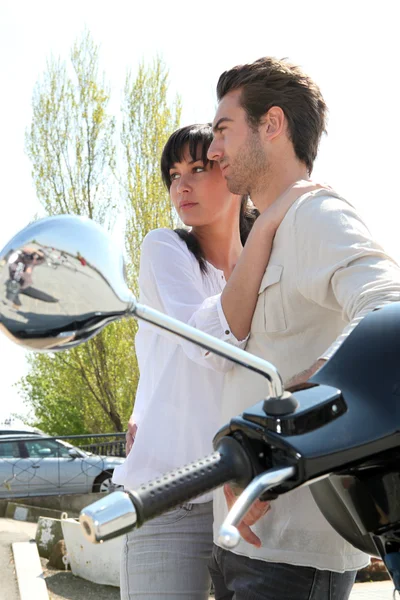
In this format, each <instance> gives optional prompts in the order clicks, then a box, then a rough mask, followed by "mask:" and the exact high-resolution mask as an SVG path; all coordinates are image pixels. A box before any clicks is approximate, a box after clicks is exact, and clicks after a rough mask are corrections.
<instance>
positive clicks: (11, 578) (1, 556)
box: [0, 519, 393, 600]
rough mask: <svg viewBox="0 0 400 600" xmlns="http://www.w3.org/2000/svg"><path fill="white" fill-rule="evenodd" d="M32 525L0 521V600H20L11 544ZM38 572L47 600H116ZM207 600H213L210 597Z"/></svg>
mask: <svg viewBox="0 0 400 600" xmlns="http://www.w3.org/2000/svg"><path fill="white" fill-rule="evenodd" d="M35 532H36V523H27V522H25V521H15V520H12V519H0V565H1V587H0V600H20V596H19V592H18V585H17V580H16V576H15V569H14V561H13V556H12V552H11V544H12V543H13V542H28V541H29V540H31V539H34V538H35ZM41 563H42V568H43V573H44V577H45V580H46V584H47V589H48V592H49V598H50V600H119V598H120V595H119V588H115V587H110V586H105V585H97V584H95V583H91V582H90V581H86V580H84V579H81V578H80V577H76V576H75V575H73V574H72V573H71V571H68V572H65V571H59V570H57V569H52V568H50V567H48V566H47V560H45V559H42V560H41ZM392 599H393V584H392V582H391V581H379V582H369V583H356V584H355V586H354V588H353V591H352V593H351V596H350V600H392ZM210 600H214V598H213V597H211V596H210Z"/></svg>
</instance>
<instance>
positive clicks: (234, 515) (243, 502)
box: [218, 467, 296, 550]
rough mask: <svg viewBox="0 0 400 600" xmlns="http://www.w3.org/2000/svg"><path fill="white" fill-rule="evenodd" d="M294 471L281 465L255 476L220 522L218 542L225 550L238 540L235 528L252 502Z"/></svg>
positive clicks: (232, 546) (237, 532) (238, 535)
mask: <svg viewBox="0 0 400 600" xmlns="http://www.w3.org/2000/svg"><path fill="white" fill-rule="evenodd" d="M295 472H296V470H295V468H294V467H283V468H279V469H271V470H269V471H266V472H265V473H261V475H258V476H257V477H255V478H254V479H253V481H252V482H251V483H249V485H248V486H247V487H246V488H245V490H244V491H243V492H242V493H241V494H240V496H239V498H238V499H237V500H236V502H235V504H234V505H233V506H232V508H231V510H230V511H229V513H228V515H227V517H226V519H225V521H224V522H223V523H222V525H221V528H220V530H219V536H218V542H219V544H220V545H221V546H222V547H223V548H226V549H227V550H230V549H231V548H235V547H236V546H237V545H238V543H239V542H240V533H239V531H238V530H237V527H238V525H239V523H240V521H241V520H242V519H243V518H244V516H245V515H246V513H247V512H248V511H249V510H250V508H251V505H252V504H253V502H254V501H255V500H257V498H259V497H260V496H262V494H264V493H265V492H267V491H268V490H269V489H271V488H273V487H275V486H277V485H280V484H281V483H283V482H284V481H286V479H289V478H290V477H292V476H293V475H294V474H295Z"/></svg>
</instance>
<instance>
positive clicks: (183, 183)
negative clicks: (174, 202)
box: [176, 175, 191, 194]
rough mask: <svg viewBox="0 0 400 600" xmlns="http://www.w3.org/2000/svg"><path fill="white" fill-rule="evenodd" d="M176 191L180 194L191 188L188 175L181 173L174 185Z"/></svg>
mask: <svg viewBox="0 0 400 600" xmlns="http://www.w3.org/2000/svg"><path fill="white" fill-rule="evenodd" d="M176 189H177V191H178V192H179V193H180V194H181V193H182V192H189V191H190V190H191V187H190V183H189V177H188V176H187V175H181V176H180V177H179V179H178V185H177V186H176Z"/></svg>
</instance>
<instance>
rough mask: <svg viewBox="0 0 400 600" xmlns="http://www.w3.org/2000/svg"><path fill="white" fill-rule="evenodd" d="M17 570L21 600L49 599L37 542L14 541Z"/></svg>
mask: <svg viewBox="0 0 400 600" xmlns="http://www.w3.org/2000/svg"><path fill="white" fill-rule="evenodd" d="M12 550H13V554H14V563H15V572H16V576H17V581H18V588H19V594H20V600H49V594H48V592H47V586H46V582H45V580H44V576H43V571H42V565H41V563H40V558H39V553H38V550H37V546H36V543H35V542H14V544H12Z"/></svg>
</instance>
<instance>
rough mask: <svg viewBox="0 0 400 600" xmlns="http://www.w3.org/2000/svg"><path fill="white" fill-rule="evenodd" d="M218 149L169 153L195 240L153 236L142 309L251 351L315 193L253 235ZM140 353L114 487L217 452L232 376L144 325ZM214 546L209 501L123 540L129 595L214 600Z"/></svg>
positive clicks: (222, 365) (143, 272)
mask: <svg viewBox="0 0 400 600" xmlns="http://www.w3.org/2000/svg"><path fill="white" fill-rule="evenodd" d="M211 140H212V130H211V127H210V126H209V125H193V126H189V127H184V128H182V129H179V130H178V131H176V132H175V133H174V134H172V136H171V137H170V139H169V140H168V142H167V144H166V146H165V148H164V151H163V155H162V159H161V171H162V177H163V180H164V183H165V185H166V187H167V189H168V190H169V193H170V197H171V200H172V202H173V204H174V207H175V209H176V211H177V213H178V215H179V217H180V218H181V220H182V221H183V223H184V224H185V225H187V226H190V227H191V230H190V231H186V230H176V231H172V230H168V229H158V230H155V231H152V232H150V233H149V234H148V235H147V236H146V238H145V240H144V242H143V245H142V253H141V264H140V274H139V287H140V302H142V303H144V304H147V305H149V306H151V307H153V308H156V309H157V310H160V311H162V312H164V313H167V314H168V315H170V316H172V317H175V318H177V319H179V320H181V321H184V322H186V323H188V324H189V325H192V326H194V327H197V328H199V329H201V330H203V331H206V332H207V333H210V334H211V335H214V336H215V337H218V338H219V339H222V340H225V341H227V342H229V343H231V344H233V345H236V346H239V347H244V346H245V343H246V338H247V335H248V333H249V330H250V324H251V319H252V315H253V312H254V308H255V305H256V302H257V296H258V290H259V287H260V282H261V279H262V276H263V274H264V272H265V269H266V266H267V263H268V259H269V255H270V251H271V247H272V242H273V238H274V235H275V231H276V229H277V227H278V226H279V224H280V222H281V220H282V218H283V217H284V215H285V214H286V211H287V209H288V208H289V207H290V205H291V204H292V203H293V202H294V200H296V198H297V197H298V196H300V195H301V194H302V193H305V192H306V191H309V190H310V189H314V187H315V186H311V185H310V182H307V183H302V184H299V185H298V186H297V187H295V188H292V189H291V190H290V191H289V192H288V193H286V194H284V195H283V196H282V197H281V200H280V201H278V202H275V203H274V205H273V206H272V207H271V208H270V209H268V211H266V212H264V213H263V215H261V216H260V217H259V218H258V219H257V221H256V222H255V224H254V227H253V229H252V231H251V232H250V234H249V231H250V228H251V225H252V223H253V221H254V219H255V212H254V209H253V211H252V209H251V208H250V207H249V206H248V201H247V198H241V197H239V196H236V195H234V194H232V193H231V192H229V190H228V188H227V186H226V181H225V179H224V177H223V175H222V173H221V171H220V168H219V166H218V164H213V163H212V162H210V161H208V160H207V150H208V148H209V145H210V143H211ZM305 186H306V187H305ZM267 213H268V214H267ZM246 238H247V243H246V247H245V249H243V244H244V242H245V241H246ZM136 352H137V357H138V363H139V368H140V381H139V385H138V390H137V395H136V401H135V408H134V414H133V420H134V422H135V424H136V425H137V432H136V436H135V442H134V447H133V449H132V451H131V452H129V454H128V457H127V460H126V461H125V463H124V464H123V465H122V466H121V467H119V468H117V469H116V470H115V472H114V481H115V482H116V483H118V484H122V485H124V486H125V487H126V488H135V487H137V486H138V485H140V484H141V483H143V482H145V481H147V480H149V479H153V478H155V477H158V476H160V475H162V474H163V473H165V472H166V471H169V470H171V469H173V468H175V467H178V466H180V465H184V464H186V463H189V462H191V461H193V460H195V459H196V458H199V457H201V456H204V455H206V454H208V453H209V452H211V451H212V445H211V441H212V438H213V436H214V434H215V432H216V430H217V428H218V425H219V407H220V396H221V391H222V385H223V374H224V372H225V371H227V370H228V369H229V368H230V367H231V363H229V361H226V360H224V359H222V358H220V357H218V356H215V355H214V354H212V353H208V352H206V351H205V350H203V349H201V348H199V347H198V346H196V345H194V344H192V343H191V342H188V341H185V340H182V339H180V338H178V337H177V336H175V335H173V334H171V333H168V332H166V331H163V330H161V329H158V328H156V327H154V326H152V325H150V324H147V323H140V326H139V331H138V334H137V336H136ZM128 450H129V447H128ZM211 548H212V495H211V494H206V495H204V496H202V497H200V498H196V499H195V500H193V501H192V502H191V503H190V504H185V505H183V506H180V507H179V508H177V509H175V510H172V511H170V512H168V513H166V514H164V515H162V516H161V517H159V518H157V519H154V520H152V521H150V522H149V523H147V524H145V525H144V526H143V527H141V528H140V529H139V530H137V531H134V532H132V533H130V534H128V535H127V536H126V541H125V547H124V552H123V558H122V568H121V597H122V598H123V599H124V600H127V599H129V600H131V599H133V598H146V599H149V600H156V599H160V598H174V599H176V598H180V597H181V598H185V599H189V598H190V599H191V600H206V599H207V598H208V594H209V586H210V579H209V574H208V570H207V560H208V558H209V555H210V554H211Z"/></svg>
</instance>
